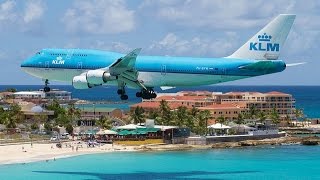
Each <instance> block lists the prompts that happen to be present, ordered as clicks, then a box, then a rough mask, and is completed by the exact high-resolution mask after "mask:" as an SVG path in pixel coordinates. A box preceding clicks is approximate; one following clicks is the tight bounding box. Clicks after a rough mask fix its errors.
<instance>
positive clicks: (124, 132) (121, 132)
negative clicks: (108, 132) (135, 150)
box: [118, 130, 129, 136]
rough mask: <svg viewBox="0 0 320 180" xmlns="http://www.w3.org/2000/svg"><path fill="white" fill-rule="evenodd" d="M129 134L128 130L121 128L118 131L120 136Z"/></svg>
mask: <svg viewBox="0 0 320 180" xmlns="http://www.w3.org/2000/svg"><path fill="white" fill-rule="evenodd" d="M128 134H129V131H128V130H122V131H120V132H119V133H118V135H120V136H125V135H128Z"/></svg>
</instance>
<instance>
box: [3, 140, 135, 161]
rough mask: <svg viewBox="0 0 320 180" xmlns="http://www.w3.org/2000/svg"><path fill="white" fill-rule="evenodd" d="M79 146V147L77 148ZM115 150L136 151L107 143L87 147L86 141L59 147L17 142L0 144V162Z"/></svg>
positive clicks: (45, 159)
mask: <svg viewBox="0 0 320 180" xmlns="http://www.w3.org/2000/svg"><path fill="white" fill-rule="evenodd" d="M77 147H78V148H77ZM115 151H136V150H135V149H134V147H130V146H121V145H113V146H112V145H111V144H105V145H102V146H99V145H97V146H95V147H89V148H88V147H87V145H86V144H85V143H82V142H80V143H79V144H78V142H67V143H62V148H57V147H56V144H55V143H47V144H37V143H34V144H33V145H32V146H31V144H30V143H29V144H15V145H1V146H0V164H13V163H28V162H34V161H51V160H57V159H59V158H65V157H70V156H77V155H83V154H94V153H107V152H115Z"/></svg>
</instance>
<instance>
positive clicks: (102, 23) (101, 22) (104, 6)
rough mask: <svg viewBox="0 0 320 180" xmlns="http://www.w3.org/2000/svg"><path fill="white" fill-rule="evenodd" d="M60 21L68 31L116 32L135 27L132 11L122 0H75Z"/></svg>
mask: <svg viewBox="0 0 320 180" xmlns="http://www.w3.org/2000/svg"><path fill="white" fill-rule="evenodd" d="M62 22H63V23H64V24H65V25H66V27H67V29H68V30H69V31H70V32H75V33H79V32H80V33H89V34H116V33H123V32H129V31H131V30H133V29H134V28H135V17H134V11H133V10H129V9H128V8H127V6H126V3H125V1H124V0H103V1H99V0H94V1H85V0H77V1H75V2H74V4H73V7H72V8H69V9H67V11H66V13H65V15H64V17H63V19H62Z"/></svg>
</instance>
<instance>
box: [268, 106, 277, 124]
mask: <svg viewBox="0 0 320 180" xmlns="http://www.w3.org/2000/svg"><path fill="white" fill-rule="evenodd" d="M269 117H270V119H271V121H272V123H273V124H275V125H277V124H279V123H280V116H279V113H278V111H277V109H276V108H275V107H274V108H272V110H271V112H270V114H269Z"/></svg>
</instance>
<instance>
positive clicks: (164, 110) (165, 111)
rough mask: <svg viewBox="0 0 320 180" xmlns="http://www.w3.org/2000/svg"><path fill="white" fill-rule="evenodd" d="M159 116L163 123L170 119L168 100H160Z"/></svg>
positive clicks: (168, 122)
mask: <svg viewBox="0 0 320 180" xmlns="http://www.w3.org/2000/svg"><path fill="white" fill-rule="evenodd" d="M160 117H161V121H162V122H163V123H164V124H165V125H168V124H170V121H171V120H172V112H171V109H170V107H169V105H168V102H166V101H165V100H162V101H161V102H160Z"/></svg>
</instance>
